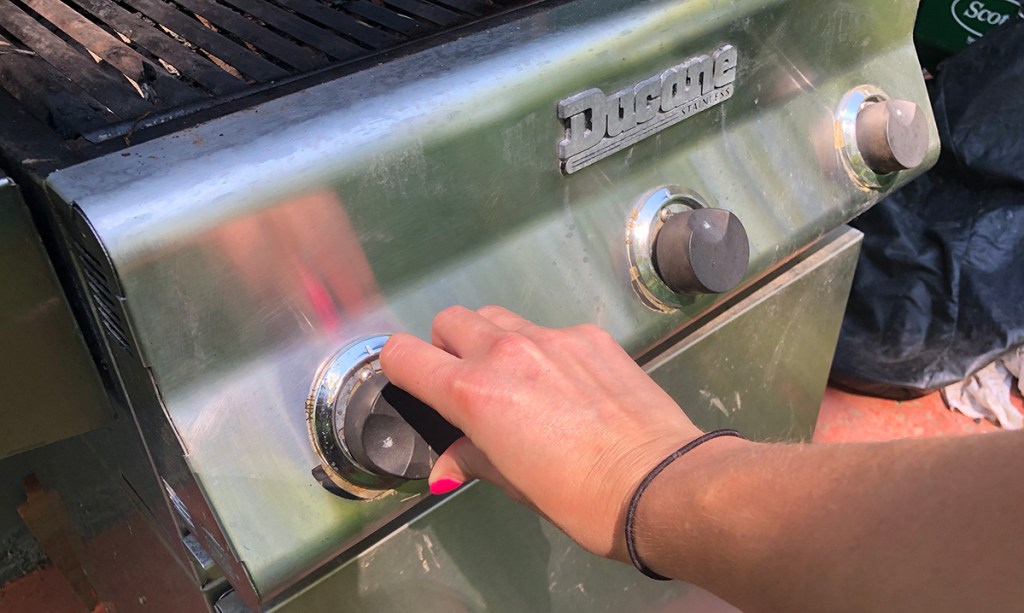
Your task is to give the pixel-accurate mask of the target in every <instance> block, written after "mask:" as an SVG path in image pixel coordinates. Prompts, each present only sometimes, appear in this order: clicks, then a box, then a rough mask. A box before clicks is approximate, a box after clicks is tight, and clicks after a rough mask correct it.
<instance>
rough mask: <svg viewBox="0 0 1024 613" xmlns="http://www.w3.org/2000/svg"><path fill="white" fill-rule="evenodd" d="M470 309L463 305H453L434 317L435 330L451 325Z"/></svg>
mask: <svg viewBox="0 0 1024 613" xmlns="http://www.w3.org/2000/svg"><path fill="white" fill-rule="evenodd" d="M467 310H468V309H466V307H464V306H462V305H458V304H453V305H452V306H450V307H447V308H445V309H442V310H441V312H440V313H438V314H437V315H436V316H434V328H437V327H438V326H442V325H444V324H447V323H450V322H452V321H454V320H456V319H458V318H459V317H461V316H462V315H464V314H465V313H466V311H467Z"/></svg>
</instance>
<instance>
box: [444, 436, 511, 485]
mask: <svg viewBox="0 0 1024 613" xmlns="http://www.w3.org/2000/svg"><path fill="white" fill-rule="evenodd" d="M478 478H479V479H484V480H485V481H491V482H493V483H499V484H501V483H503V481H504V479H502V478H501V476H500V475H499V473H498V471H497V470H496V469H495V468H494V465H493V464H491V461H490V460H488V459H487V456H485V455H484V453H483V452H482V451H480V448H479V447H477V446H476V445H474V444H473V443H472V442H471V441H470V440H469V439H468V438H466V437H465V436H463V437H462V438H460V439H458V440H456V441H455V442H454V443H452V444H451V446H450V447H448V449H446V450H445V452H444V453H442V454H441V456H440V457H438V458H437V461H436V462H434V468H433V469H432V470H431V471H430V478H429V482H430V493H431V494H447V493H448V492H450V491H452V490H454V489H457V488H459V487H460V486H462V484H463V483H466V482H467V481H471V480H473V479H478Z"/></svg>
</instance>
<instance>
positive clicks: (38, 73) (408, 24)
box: [0, 0, 529, 142]
mask: <svg viewBox="0 0 1024 613" xmlns="http://www.w3.org/2000/svg"><path fill="white" fill-rule="evenodd" d="M528 3H529V2H524V1H522V0H519V1H516V0H354V1H350V0H0V88H2V89H4V90H6V91H7V93H9V94H10V95H11V96H13V97H14V98H15V99H16V100H17V101H18V102H19V104H21V105H22V106H23V108H25V109H26V110H27V111H28V112H29V113H31V114H32V115H34V116H35V117H36V118H37V119H39V120H40V121H43V122H45V123H46V124H47V125H49V126H50V127H51V128H52V129H53V130H54V131H56V132H57V133H58V134H59V135H60V136H61V137H62V138H65V139H72V138H76V137H79V136H83V135H85V136H86V137H87V139H88V140H92V141H94V142H98V141H102V140H105V139H107V138H111V137H112V136H114V135H116V134H118V133H119V132H118V131H117V130H111V129H109V128H110V127H111V126H115V125H125V124H129V125H131V124H139V123H143V122H144V123H145V124H151V123H158V122H159V121H160V120H161V118H163V117H168V118H169V117H176V116H180V115H183V114H187V113H188V112H190V111H191V110H196V109H199V108H205V107H206V106H210V105H211V104H213V103H216V102H217V101H219V100H225V99H232V98H237V97H239V96H240V95H243V94H246V93H248V92H249V91H252V90H256V89H264V88H266V87H267V86H269V85H272V84H274V83H277V82H279V81H281V80H283V79H288V78H290V77H295V76H299V75H302V74H305V73H308V72H310V71H315V70H319V69H322V68H326V67H329V66H332V65H337V64H341V63H344V62H348V61H352V60H355V59H360V58H365V57H368V56H371V55H374V54H376V53H379V52H383V51H386V50H388V49H392V48H394V47H396V46H398V45H400V44H402V43H405V42H409V41H412V40H416V39H419V38H423V37H425V36H427V35H430V34H433V33H437V32H439V31H444V30H446V29H450V28H453V27H457V26H461V25H464V24H466V23H469V22H471V21H475V20H478V19H480V18H483V17H487V16H490V15H493V14H496V13H499V12H501V11H504V10H507V9H509V8H512V7H514V6H519V5H524V4H528ZM122 132H123V131H122Z"/></svg>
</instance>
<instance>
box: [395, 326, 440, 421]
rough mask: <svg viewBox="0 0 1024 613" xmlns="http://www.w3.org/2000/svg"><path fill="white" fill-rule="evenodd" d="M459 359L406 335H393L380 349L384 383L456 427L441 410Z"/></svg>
mask: <svg viewBox="0 0 1024 613" xmlns="http://www.w3.org/2000/svg"><path fill="white" fill-rule="evenodd" d="M458 366H459V358H457V357H455V356H453V355H452V354H450V353H448V352H447V351H444V350H443V349H440V348H438V347H435V346H434V345H431V344H430V343H428V342H426V341H423V340H420V339H418V338H416V337H415V336H412V335H410V334H395V335H393V336H392V337H391V338H390V339H388V342H386V343H385V344H384V347H383V348H382V349H381V350H380V367H381V369H383V371H384V374H385V375H387V378H388V380H390V381H391V382H392V383H394V384H395V385H397V386H398V387H400V388H402V389H403V390H405V391H407V392H409V393H410V394H412V395H413V396H415V397H417V398H419V399H420V400H422V401H423V402H425V403H427V404H428V405H430V406H431V407H432V408H433V409H434V410H435V411H437V412H438V413H440V414H441V416H442V417H444V418H445V419H446V420H448V421H449V422H451V423H452V424H453V425H455V426H456V427H458V426H459V424H458V423H456V420H455V419H453V417H454V416H451V415H448V414H447V412H446V411H445V410H444V406H443V405H444V404H445V403H444V400H445V398H446V397H447V395H448V393H447V390H449V389H451V381H452V379H453V378H454V377H455V376H456V371H457V369H458Z"/></svg>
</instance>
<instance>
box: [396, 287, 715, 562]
mask: <svg viewBox="0 0 1024 613" xmlns="http://www.w3.org/2000/svg"><path fill="white" fill-rule="evenodd" d="M432 342H433V344H430V343H426V342H424V341H422V340H420V339H418V338H415V337H413V336H410V335H407V334H396V335H394V336H393V337H392V338H391V340H389V341H388V343H387V344H386V345H385V346H384V348H383V350H382V352H381V358H380V359H381V366H382V367H383V369H384V373H385V374H386V375H387V376H388V378H389V379H390V380H391V381H392V382H393V383H395V384H396V385H397V386H399V387H401V388H403V389H405V390H406V391H408V392H410V393H411V394H413V395H414V396H416V397H418V398H419V399H420V400H422V401H423V402H425V403H427V404H429V405H430V406H432V407H434V409H436V410H437V411H438V412H439V413H440V414H441V415H442V416H443V417H444V418H445V419H447V420H448V421H449V422H451V423H452V424H454V425H455V426H457V427H458V428H460V429H461V430H462V431H463V432H464V433H465V434H466V436H465V437H464V438H461V439H459V440H458V441H456V442H455V444H453V445H452V446H451V447H450V448H448V450H447V451H446V452H445V453H444V454H442V456H441V457H440V458H439V459H438V461H437V463H436V464H435V465H434V469H433V471H432V473H431V475H430V483H431V484H432V488H435V490H436V486H437V485H438V484H440V483H441V482H442V481H443V480H452V481H454V482H455V483H462V482H465V481H467V480H470V479H473V478H480V479H484V480H486V481H490V482H492V483H494V484H496V485H498V486H499V487H501V488H502V489H503V490H504V491H505V492H506V493H508V494H509V495H510V496H511V497H513V498H515V499H516V500H519V501H520V502H522V503H524V504H526V505H527V506H529V507H531V508H533V509H534V510H536V511H537V512H539V513H541V514H542V515H544V516H545V517H547V518H548V519H549V520H550V521H552V522H553V523H554V524H555V525H557V526H558V527H560V528H561V529H562V530H563V531H565V532H566V534H568V535H569V536H570V537H572V538H573V539H575V540H576V541H577V542H578V543H580V544H581V545H582V546H583V547H585V548H586V549H588V550H589V551H591V552H593V553H595V554H598V555H602V556H607V557H613V558H616V559H620V560H624V559H626V554H625V549H624V544H623V542H622V541H623V538H622V526H623V518H624V515H625V508H626V506H627V504H628V501H629V497H630V495H631V494H632V492H633V491H634V489H635V488H636V486H637V484H638V483H639V482H640V480H641V479H643V477H644V475H646V474H647V472H648V471H650V470H651V469H652V468H653V467H654V466H655V465H657V464H658V462H660V461H661V460H662V459H663V458H665V457H666V456H667V455H668V454H670V453H672V452H673V451H675V450H676V449H678V448H679V447H680V446H681V445H682V444H683V443H685V442H687V441H689V440H691V439H693V438H695V437H697V436H699V435H700V434H701V432H700V430H698V429H697V428H696V427H695V426H694V425H693V424H692V423H691V422H690V420H689V419H687V418H686V416H685V415H684V414H683V412H682V411H681V410H680V408H679V406H678V405H677V404H676V403H675V401H674V400H672V398H671V397H670V396H669V395H668V394H667V393H665V392H664V391H663V390H662V389H661V388H660V387H658V385H657V384H656V383H654V381H653V380H652V379H651V378H650V377H648V376H647V374H646V373H644V371H643V370H642V369H641V368H640V367H639V366H638V365H637V364H636V362H634V361H633V360H632V358H630V357H629V355H628V354H626V352H625V351H623V349H622V348H621V347H620V346H619V345H618V344H617V343H616V342H615V340H614V339H613V338H612V337H611V336H610V335H609V334H608V333H606V332H604V331H603V330H601V329H600V328H598V327H596V326H593V325H589V324H587V325H581V326H575V327H572V328H565V329H551V328H543V327H541V326H537V325H534V324H532V323H530V322H529V321H527V320H525V319H523V318H522V317H520V316H518V315H516V314H515V313H512V312H511V311H509V310H507V309H504V308H502V307H496V306H488V307H484V308H482V309H480V310H478V311H476V312H474V311H471V310H469V309H466V308H464V307H459V306H455V307H450V308H448V309H446V310H444V311H442V312H441V313H440V314H438V316H437V317H436V319H435V320H434V324H433V329H432Z"/></svg>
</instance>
